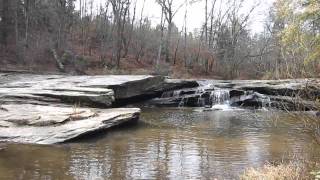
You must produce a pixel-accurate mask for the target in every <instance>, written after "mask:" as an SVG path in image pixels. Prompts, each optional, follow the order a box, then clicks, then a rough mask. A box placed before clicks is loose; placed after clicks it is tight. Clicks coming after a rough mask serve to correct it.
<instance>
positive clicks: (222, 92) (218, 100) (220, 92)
mask: <svg viewBox="0 0 320 180" xmlns="http://www.w3.org/2000/svg"><path fill="white" fill-rule="evenodd" d="M210 99H211V102H212V105H217V104H220V105H222V104H229V102H230V91H229V90H227V89H217V90H214V91H212V92H211V96H210Z"/></svg>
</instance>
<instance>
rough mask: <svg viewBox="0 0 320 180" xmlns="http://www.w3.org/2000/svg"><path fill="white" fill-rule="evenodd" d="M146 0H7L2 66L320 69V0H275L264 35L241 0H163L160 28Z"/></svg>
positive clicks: (248, 73)
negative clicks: (194, 14) (195, 13)
mask: <svg viewBox="0 0 320 180" xmlns="http://www.w3.org/2000/svg"><path fill="white" fill-rule="evenodd" d="M145 2H146V0H103V1H100V3H99V5H97V3H94V1H93V0H77V1H76V0H0V62H1V69H2V70H6V69H17V68H18V69H23V70H32V71H57V70H58V71H61V72H66V73H74V74H106V73H121V72H122V73H141V74H146V73H158V74H159V73H160V74H170V75H173V76H179V77H181V76H184V77H196V76H208V77H214V78H224V79H235V78H268V79H269V78H298V77H316V76H319V74H320V65H319V56H320V36H319V33H320V15H319V12H320V3H319V1H316V0H294V1H292V0H275V2H274V3H273V6H272V7H271V8H270V11H269V14H268V18H267V19H266V20H265V25H264V27H265V28H264V31H263V32H261V33H259V34H253V33H252V32H251V30H250V28H249V27H248V26H249V24H250V22H251V18H252V16H253V13H254V11H255V10H256V8H257V7H258V6H259V3H255V4H253V5H252V7H249V10H248V11H245V12H244V11H243V10H242V9H243V8H244V2H245V1H239V0H229V1H227V2H225V1H223V2H222V0H185V1H179V2H181V3H175V2H174V1H172V0H156V1H155V2H154V3H157V4H158V6H159V7H160V8H161V9H162V13H161V14H162V15H159V16H161V20H160V22H159V24H158V25H157V24H156V25H155V23H154V22H153V21H152V20H151V18H150V17H148V16H145V15H144V11H145V8H147V7H145ZM138 3H140V4H142V6H137V4H138ZM194 3H199V4H202V5H203V19H202V20H201V21H203V24H202V26H201V27H199V28H197V29H195V30H194V31H193V32H190V31H189V30H188V29H189V28H188V24H189V21H188V17H190V16H191V14H188V12H189V11H188V10H189V9H191V8H192V6H193V5H194ZM222 4H223V5H222ZM246 8H247V9H248V7H246ZM178 12H180V13H183V14H184V16H183V19H179V17H178V16H176V14H177V13H178ZM176 21H181V22H184V23H183V27H178V26H177V25H176V24H175V22H176Z"/></svg>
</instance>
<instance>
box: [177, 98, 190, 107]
mask: <svg viewBox="0 0 320 180" xmlns="http://www.w3.org/2000/svg"><path fill="white" fill-rule="evenodd" d="M187 100H188V99H187ZM184 101H185V98H182V99H181V101H180V103H179V105H178V107H184V103H185V102H184Z"/></svg>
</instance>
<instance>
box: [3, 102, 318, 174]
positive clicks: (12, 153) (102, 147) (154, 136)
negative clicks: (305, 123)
mask: <svg viewBox="0 0 320 180" xmlns="http://www.w3.org/2000/svg"><path fill="white" fill-rule="evenodd" d="M195 110H196V109H183V110H181V109H159V108H157V109H148V108H147V109H143V114H142V116H141V122H140V123H139V124H137V125H136V126H134V127H126V128H120V129H116V130H112V131H110V132H108V133H107V134H104V135H100V136H97V137H94V138H90V139H86V140H81V141H79V142H77V143H70V144H64V145H55V146H38V145H35V146H33V145H8V147H7V149H5V150H2V151H0V177H1V178H0V179H46V180H47V179H214V178H218V179H237V178H238V177H239V174H240V173H241V172H242V171H243V170H244V169H245V168H246V167H252V166H253V167H259V166H262V165H263V164H265V163H266V162H279V161H287V160H290V159H291V158H298V159H299V158H304V159H311V160H312V159H313V160H314V159H319V158H320V147H319V146H318V145H316V144H315V143H314V142H313V141H312V138H311V137H310V136H309V135H307V134H304V133H302V132H301V131H300V130H301V127H299V126H300V125H298V124H297V123H296V122H295V121H294V120H289V118H287V117H286V115H285V114H281V113H271V112H268V111H260V112H257V113H254V112H253V111H249V110H245V111H244V110H232V111H213V112H197V111H195ZM276 115H277V116H278V115H280V117H279V118H277V120H275V116H276ZM293 156H295V157H293Z"/></svg>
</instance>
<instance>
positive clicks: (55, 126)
mask: <svg viewBox="0 0 320 180" xmlns="http://www.w3.org/2000/svg"><path fill="white" fill-rule="evenodd" d="M139 114H140V109H137V108H126V109H90V108H77V107H57V106H40V105H26V104H24V105H3V106H1V109H0V141H1V142H17V143H36V144H55V143H62V142H66V141H69V140H73V139H75V138H77V137H80V136H83V135H86V134H90V133H94V132H97V131H103V130H106V129H108V128H111V127H114V126H117V125H120V124H123V123H127V122H132V121H135V120H137V119H138V118H139Z"/></svg>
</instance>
